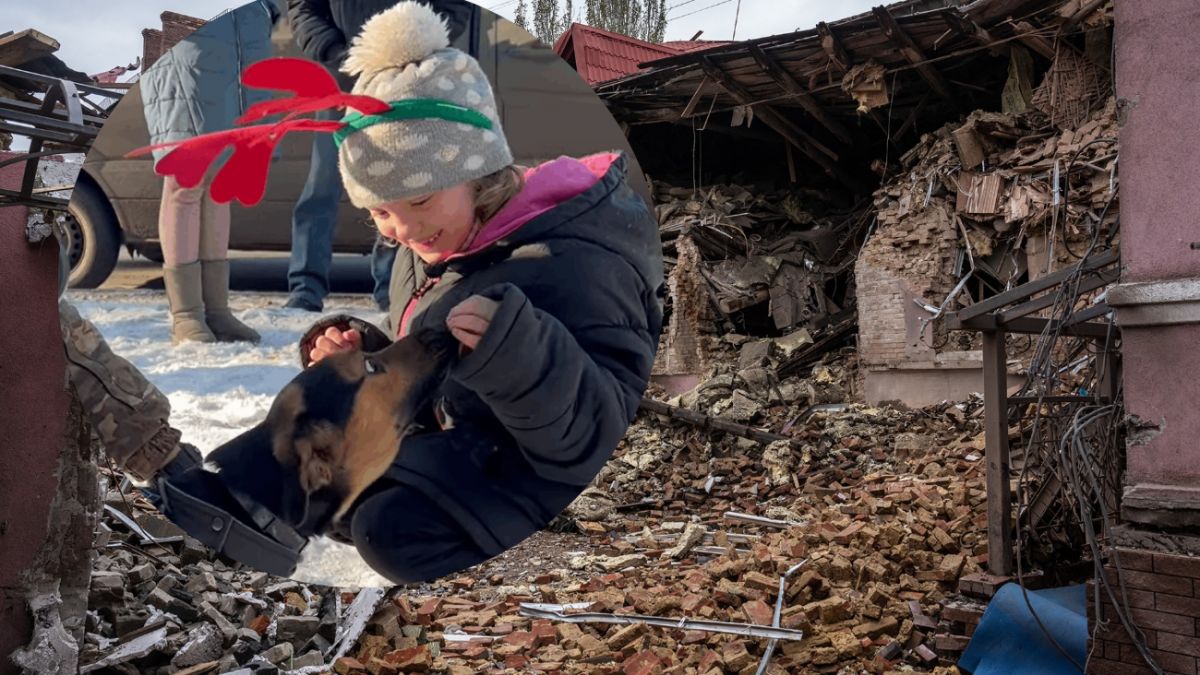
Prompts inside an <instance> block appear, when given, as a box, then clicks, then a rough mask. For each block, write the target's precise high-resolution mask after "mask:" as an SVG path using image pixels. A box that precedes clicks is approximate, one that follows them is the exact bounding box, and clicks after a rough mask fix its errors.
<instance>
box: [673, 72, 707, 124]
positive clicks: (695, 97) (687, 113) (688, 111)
mask: <svg viewBox="0 0 1200 675" xmlns="http://www.w3.org/2000/svg"><path fill="white" fill-rule="evenodd" d="M707 82H708V77H702V78H700V84H698V85H696V93H694V94H692V98H690V99H689V100H688V102H687V105H685V106H684V107H683V112H682V113H680V114H679V116H680V117H691V116H692V113H693V112H694V111H695V110H696V104H697V103H699V102H700V99H701V97H702V96H703V95H704V94H703V92H704V85H705V84H706V83H707Z"/></svg>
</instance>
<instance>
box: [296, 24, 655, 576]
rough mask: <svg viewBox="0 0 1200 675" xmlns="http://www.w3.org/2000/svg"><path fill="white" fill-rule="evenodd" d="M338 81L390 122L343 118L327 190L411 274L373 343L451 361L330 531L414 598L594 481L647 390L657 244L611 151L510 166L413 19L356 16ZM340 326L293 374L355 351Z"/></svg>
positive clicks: (474, 74)
mask: <svg viewBox="0 0 1200 675" xmlns="http://www.w3.org/2000/svg"><path fill="white" fill-rule="evenodd" d="M344 68H345V69H346V70H347V71H349V72H350V73H351V74H353V75H356V76H357V77H358V80H357V84H356V85H355V88H354V92H353V93H355V94H360V95H365V96H371V97H374V98H377V99H380V100H382V101H387V102H390V103H391V105H392V108H393V110H392V113H388V112H384V113H379V114H377V115H371V116H366V117H365V118H363V117H359V118H346V119H353V122H354V123H353V125H352V126H353V129H348V130H347V132H346V133H345V134H344V135H343V136H342V138H341V143H340V147H339V159H340V164H339V169H340V173H341V177H342V181H343V184H344V186H345V188H346V191H347V194H348V196H349V198H350V200H351V202H352V203H353V204H354V205H355V206H358V207H360V208H364V209H367V210H368V211H369V212H370V214H371V217H372V219H373V220H374V222H375V224H376V227H377V228H378V230H379V232H380V234H381V235H382V236H384V237H386V238H387V239H389V240H390V241H391V242H393V244H394V245H395V246H397V247H398V248H399V249H401V250H405V252H412V253H413V254H415V255H416V257H417V258H418V259H419V261H420V263H421V264H420V265H417V266H416V269H415V270H414V271H413V274H412V275H411V278H406V279H402V280H400V281H399V282H397V283H394V284H393V287H392V288H393V293H395V294H396V295H395V296H394V297H393V298H392V306H391V310H390V318H389V324H390V325H389V326H388V328H389V330H390V333H389V335H390V336H392V337H394V338H397V339H398V338H401V337H403V336H406V335H410V334H416V333H418V332H420V331H421V330H422V329H425V328H433V329H440V330H449V331H450V332H451V334H453V336H454V337H455V338H457V340H458V341H459V342H460V343H461V349H462V351H463V354H462V355H461V357H460V359H459V360H458V362H457V363H456V364H455V365H454V366H453V367H452V369H451V372H450V374H449V376H448V379H447V381H446V382H445V384H444V385H443V387H442V389H441V391H440V398H439V402H438V403H437V405H436V414H435V415H434V417H436V420H437V421H436V423H434V424H433V426H432V428H431V429H427V430H426V431H424V432H420V433H416V434H413V435H409V436H407V437H405V439H404V440H403V441H402V444H401V447H400V449H399V453H398V455H397V458H396V460H395V461H394V462H393V464H392V465H391V466H390V468H389V469H388V471H387V473H386V474H385V475H384V476H383V477H382V478H380V479H379V480H377V481H376V482H375V483H374V484H372V486H371V487H369V488H368V489H367V491H366V492H364V493H363V495H362V496H360V498H359V499H358V500H356V502H355V504H354V505H353V506H352V507H351V509H350V511H349V512H348V514H347V515H346V516H344V517H343V518H342V519H341V520H340V522H339V523H338V524H337V525H336V526H335V527H334V529H333V530H332V531H331V532H330V533H329V534H330V535H331V536H334V537H335V538H339V539H342V540H343V541H348V542H352V543H353V544H354V545H355V547H356V548H357V549H358V551H359V552H360V554H361V555H362V556H363V558H364V560H366V561H367V563H368V564H370V565H371V566H372V567H373V568H374V569H376V570H377V571H379V572H380V573H381V574H383V575H385V576H386V577H388V578H389V579H391V580H393V581H395V582H397V583H405V582H416V581H422V580H428V579H433V578H437V577H440V576H444V575H446V574H451V573H454V572H457V571H459V570H461V569H464V568H466V567H469V566H472V565H475V564H478V563H480V562H483V561H485V560H487V559H489V558H491V557H493V556H495V555H497V554H499V553H501V552H503V551H504V550H506V549H508V548H510V547H512V546H514V545H515V544H517V543H519V542H520V541H522V540H523V539H525V538H526V537H528V536H529V535H531V534H533V533H534V532H536V531H537V530H539V529H541V528H542V527H545V526H546V525H547V524H548V523H549V522H550V521H551V520H552V519H553V518H554V517H555V516H556V515H557V514H558V513H560V512H561V511H562V509H564V508H566V507H567V505H568V504H570V502H571V501H572V500H574V499H575V497H577V496H578V494H579V493H580V492H581V491H582V490H583V489H584V488H585V487H586V486H587V485H588V483H589V482H591V480H592V479H593V478H594V477H595V476H596V474H597V473H598V472H599V470H600V469H601V468H602V467H603V466H604V464H605V462H606V461H607V460H608V458H609V457H610V456H611V454H612V451H613V450H614V449H615V448H616V446H617V444H618V442H619V441H620V439H621V438H622V437H623V436H624V434H625V432H626V430H627V429H628V426H629V424H630V422H631V421H632V419H633V417H634V415H635V413H636V411H637V409H638V406H639V403H640V400H641V396H642V395H643V393H644V392H645V388H646V385H647V383H648V381H649V377H650V371H651V367H652V364H653V361H654V356H655V352H656V350H657V346H658V340H659V336H660V334H661V331H662V313H663V304H662V303H663V298H664V296H665V284H664V280H663V261H662V247H661V243H660V240H659V235H658V227H657V224H656V221H655V217H654V214H653V213H652V212H651V211H650V209H649V207H648V206H647V204H646V203H645V201H643V200H642V199H641V198H640V197H639V196H638V194H637V193H636V192H635V191H634V190H633V189H632V188H631V187H630V185H629V184H628V182H627V163H626V162H627V160H626V158H625V157H624V155H622V154H621V153H619V152H603V153H597V154H593V155H589V156H585V157H581V158H572V157H559V158H558V159H555V160H551V161H548V162H545V163H542V164H540V165H538V166H534V167H522V166H517V165H515V164H514V163H513V157H512V153H511V150H510V149H509V147H508V143H507V140H506V139H505V136H504V131H503V129H502V128H501V123H500V118H499V115H498V113H497V110H496V103H495V99H494V95H493V92H492V89H491V86H490V84H489V82H488V81H487V78H486V76H485V75H484V74H483V72H482V70H481V69H480V67H479V64H478V62H476V60H475V59H473V58H471V57H470V56H469V55H467V54H464V53H463V52H461V51H459V50H456V49H453V48H449V47H448V38H447V35H446V29H445V27H444V25H442V24H441V23H440V22H439V21H438V19H437V17H436V16H435V15H434V14H433V13H432V12H431V11H430V10H429V9H428V8H425V7H422V6H420V5H417V4H416V3H414V2H402V3H400V4H399V5H397V6H396V7H394V8H392V9H390V10H388V11H387V12H385V13H384V14H381V15H379V16H378V17H376V18H375V19H372V21H371V22H370V23H368V24H367V25H366V26H365V27H364V29H363V32H362V33H361V35H360V38H359V40H358V41H357V42H356V43H355V44H354V45H352V46H351V47H350V49H349V55H348V57H347V58H346V61H345V65H344ZM415 110H419V111H420V112H419V113H416V112H414V111H415ZM397 272H399V270H397ZM398 291H399V293H398ZM350 320H351V318H350V317H344V316H342V317H338V316H335V317H328V318H326V319H325V320H322V321H320V322H318V323H317V324H316V325H315V326H314V327H313V328H312V329H310V330H309V331H308V332H307V333H306V335H305V336H304V338H303V339H302V342H301V353H302V354H304V356H305V358H304V360H305V361H306V362H312V361H318V360H320V359H322V358H325V357H327V356H328V355H330V354H332V353H335V352H339V351H342V350H348V349H349V350H353V349H360V348H361V346H362V344H363V342H362V340H363V336H362V334H361V331H358V330H353V329H351V328H350V326H349V321H350ZM305 365H306V366H307V365H309V363H306V364H305Z"/></svg>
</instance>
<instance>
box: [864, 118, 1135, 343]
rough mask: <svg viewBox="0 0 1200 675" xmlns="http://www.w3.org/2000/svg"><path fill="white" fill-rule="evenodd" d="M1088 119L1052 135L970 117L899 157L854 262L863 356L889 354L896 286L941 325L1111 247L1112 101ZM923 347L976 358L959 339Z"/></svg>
mask: <svg viewBox="0 0 1200 675" xmlns="http://www.w3.org/2000/svg"><path fill="white" fill-rule="evenodd" d="M1084 113H1085V114H1086V116H1085V117H1083V118H1082V119H1081V120H1080V121H1078V123H1074V124H1071V125H1069V126H1067V127H1066V128H1058V127H1056V126H1055V125H1054V124H1053V123H1052V122H1051V119H1050V117H1049V116H1047V115H1046V114H1044V113H1042V112H1040V111H1038V110H1029V111H1027V112H1024V113H1020V114H1013V113H999V112H986V111H975V112H973V113H971V114H970V115H969V116H968V117H967V118H966V121H965V122H956V123H953V124H948V125H946V126H945V127H943V128H942V129H940V130H938V131H937V132H934V133H930V134H926V135H925V136H923V137H922V139H921V142H920V143H918V144H917V145H916V146H915V147H913V148H912V149H911V150H909V151H908V152H907V153H906V154H905V155H904V156H903V157H901V159H900V162H901V165H902V167H903V168H902V169H901V172H900V173H899V174H898V175H896V176H894V177H893V178H892V179H891V180H890V181H888V182H887V183H886V184H885V185H883V186H882V187H881V188H880V189H879V190H878V191H876V193H875V209H876V212H877V222H876V227H875V230H874V232H873V233H872V236H871V238H870V240H869V241H868V243H867V244H866V245H865V246H864V247H863V250H862V254H861V256H860V259H859V261H858V263H857V265H858V286H859V298H858V300H859V306H860V310H861V312H862V313H863V314H864V315H869V316H870V317H871V319H872V320H871V321H870V322H865V323H864V324H863V326H862V327H861V328H862V329H863V332H864V336H863V340H864V342H865V343H866V345H868V346H866V347H864V348H865V349H866V350H867V351H868V352H871V353H872V354H874V353H876V352H878V353H880V354H882V355H885V356H886V355H888V353H887V350H886V348H885V347H884V345H885V343H886V337H885V336H884V335H882V333H896V331H897V326H896V325H892V324H889V323H887V322H886V321H884V320H883V317H886V316H888V315H889V311H892V312H894V311H896V310H895V309H894V306H895V304H896V296H895V295H894V294H891V293H889V292H888V291H890V290H891V289H892V288H893V287H894V286H895V284H896V281H895V280H897V279H898V280H900V282H901V283H902V284H903V285H904V286H905V287H906V288H907V289H908V290H909V292H910V293H911V294H912V295H913V296H916V297H915V299H916V300H917V301H918V302H920V303H921V304H923V306H924V307H925V309H926V312H927V316H929V317H938V316H941V315H943V314H944V313H947V312H950V311H953V310H956V309H961V308H963V307H967V306H969V305H971V304H972V303H974V302H977V301H979V300H981V299H984V298H986V297H989V296H992V295H996V294H999V293H1001V292H1003V291H1005V290H1007V289H1009V288H1012V287H1013V286H1017V285H1020V284H1022V283H1025V282H1026V281H1031V280H1033V279H1036V278H1038V277H1040V276H1043V275H1045V274H1048V273H1050V272H1054V271H1057V270H1059V269H1062V268H1064V267H1067V266H1070V265H1072V264H1074V263H1075V262H1077V261H1078V259H1079V258H1080V257H1081V256H1083V255H1084V254H1085V253H1086V252H1087V251H1088V250H1089V249H1090V248H1091V246H1092V244H1093V241H1095V242H1098V243H1101V244H1107V245H1113V246H1115V245H1116V244H1117V243H1118V242H1116V241H1115V240H1116V236H1117V225H1116V222H1117V217H1118V206H1119V202H1118V193H1119V190H1118V188H1119V181H1118V176H1117V171H1116V163H1117V123H1116V105H1115V100H1114V99H1113V98H1111V97H1110V98H1109V99H1108V100H1107V103H1105V104H1102V105H1099V106H1098V107H1096V108H1094V109H1092V110H1091V112H1087V111H1086V110H1085V111H1084ZM880 274H883V275H885V276H886V279H887V281H886V282H885V283H883V284H878V283H876V279H877V277H878V276H879V275H880ZM935 325H936V324H935ZM900 327H902V325H901V326H900ZM877 333H879V334H880V335H877ZM923 337H924V338H925V344H926V345H929V346H931V347H932V349H933V350H934V351H942V350H967V349H976V348H978V345H977V344H974V343H973V342H972V341H971V337H970V336H968V335H966V334H963V335H956V336H947V335H944V334H943V335H939V336H936V337H933V338H931V337H930V336H928V335H925V336H923ZM948 343H949V346H947V344H948ZM905 354H906V355H908V356H910V357H911V350H909V351H908V352H905ZM892 356H900V354H893V355H892Z"/></svg>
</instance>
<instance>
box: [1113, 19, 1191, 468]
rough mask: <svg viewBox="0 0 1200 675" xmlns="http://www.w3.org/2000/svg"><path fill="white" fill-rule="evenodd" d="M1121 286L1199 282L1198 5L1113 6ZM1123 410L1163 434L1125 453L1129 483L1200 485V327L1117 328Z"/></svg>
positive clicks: (1186, 325)
mask: <svg viewBox="0 0 1200 675" xmlns="http://www.w3.org/2000/svg"><path fill="white" fill-rule="evenodd" d="M1115 5H1116V62H1117V95H1118V97H1119V99H1124V100H1125V101H1127V104H1126V105H1125V111H1124V122H1123V126H1122V128H1121V132H1120V133H1121V149H1120V152H1121V158H1120V169H1119V170H1120V172H1121V247H1122V253H1121V258H1122V264H1123V265H1124V268H1125V271H1124V274H1123V279H1122V281H1124V282H1138V281H1156V280H1164V279H1180V278H1200V251H1196V250H1191V249H1190V248H1189V244H1190V243H1191V242H1193V241H1200V189H1198V186H1200V123H1198V122H1197V118H1196V114H1197V111H1198V110H1200V40H1197V39H1196V35H1197V33H1200V3H1197V2H1195V0H1154V2H1117V3H1115ZM1123 336H1124V337H1123V345H1124V346H1123V350H1122V351H1123V357H1124V364H1125V365H1124V373H1125V403H1126V407H1127V409H1128V411H1129V413H1131V414H1133V415H1137V416H1138V417H1140V418H1142V419H1143V420H1145V421H1153V422H1156V423H1161V424H1162V425H1163V428H1162V429H1161V430H1160V431H1161V433H1160V434H1159V435H1158V436H1156V437H1154V438H1153V439H1151V440H1149V441H1148V442H1146V443H1144V444H1131V445H1130V447H1129V451H1128V465H1127V466H1128V474H1127V476H1126V482H1127V484H1137V483H1161V484H1166V485H1181V486H1182V485H1186V486H1195V485H1197V484H1198V480H1200V408H1198V407H1197V402H1200V324H1185V325H1177V326H1168V327H1149V328H1141V329H1137V328H1130V329H1127V330H1124V332H1123Z"/></svg>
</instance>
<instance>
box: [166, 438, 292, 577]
mask: <svg viewBox="0 0 1200 675" xmlns="http://www.w3.org/2000/svg"><path fill="white" fill-rule="evenodd" d="M193 452H194V453H195V455H194V456H192V455H191V454H188V456H187V457H182V456H183V455H185V453H184V452H180V455H181V457H180V458H179V461H177V462H172V464H173V466H171V467H169V468H168V470H164V471H163V472H162V473H161V474H160V475H159V476H157V477H156V479H155V488H156V490H155V491H153V492H150V491H145V492H147V493H148V495H147V496H149V497H150V498H151V500H152V501H154V502H155V505H156V506H157V507H158V508H159V510H160V511H162V513H163V514H164V515H166V516H167V518H168V519H170V521H171V522H172V523H174V524H175V525H177V526H178V527H180V528H181V529H182V530H183V531H184V532H186V533H187V534H188V535H189V536H191V537H192V538H194V539H197V540H198V541H200V543H202V544H204V545H205V546H207V547H208V548H210V549H212V550H214V551H216V552H218V553H220V554H223V555H225V556H228V557H229V558H232V559H233V560H236V561H238V562H240V563H242V564H245V565H248V566H250V567H252V568H254V569H256V570H259V571H261V572H266V573H268V574H273V575H275V576H281V577H288V576H291V574H292V573H293V572H295V570H296V565H297V564H298V563H299V561H300V554H301V553H302V552H303V550H304V547H305V546H307V545H308V538H306V537H304V536H303V535H301V534H300V533H299V532H298V531H296V529H295V528H293V527H292V526H290V525H289V524H287V523H286V522H284V521H282V520H280V519H279V518H277V517H276V516H275V515H274V514H272V513H271V512H270V511H269V510H267V509H266V508H265V507H264V506H262V505H261V504H258V503H257V502H255V501H253V500H251V499H249V498H248V497H246V496H245V495H237V494H235V493H233V492H232V491H230V490H229V489H228V488H227V486H226V485H225V484H224V483H223V482H222V481H221V480H220V478H219V477H218V476H217V475H216V474H214V473H210V472H209V471H206V470H205V469H204V468H203V466H201V464H200V462H199V461H198V460H199V452H195V451H194V450H193ZM185 488H186V489H185ZM246 519H248V520H249V522H246Z"/></svg>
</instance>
